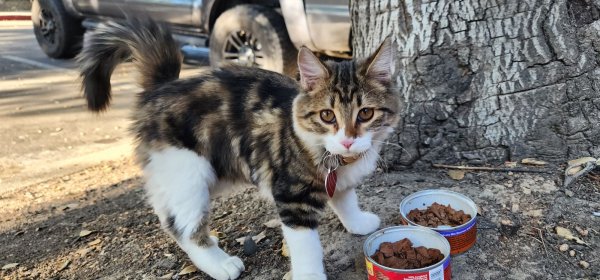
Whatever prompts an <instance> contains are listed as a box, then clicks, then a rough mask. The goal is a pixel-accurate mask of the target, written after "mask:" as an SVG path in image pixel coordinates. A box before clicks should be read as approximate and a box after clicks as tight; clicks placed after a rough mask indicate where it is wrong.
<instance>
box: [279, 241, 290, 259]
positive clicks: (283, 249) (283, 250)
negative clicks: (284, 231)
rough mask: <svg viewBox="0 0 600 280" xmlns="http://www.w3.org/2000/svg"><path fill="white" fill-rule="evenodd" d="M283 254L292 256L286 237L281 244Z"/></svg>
mask: <svg viewBox="0 0 600 280" xmlns="http://www.w3.org/2000/svg"><path fill="white" fill-rule="evenodd" d="M281 255H282V256H284V257H289V256H290V251H289V249H288V246H287V243H286V242H285V239H284V240H283V243H282V244H281Z"/></svg>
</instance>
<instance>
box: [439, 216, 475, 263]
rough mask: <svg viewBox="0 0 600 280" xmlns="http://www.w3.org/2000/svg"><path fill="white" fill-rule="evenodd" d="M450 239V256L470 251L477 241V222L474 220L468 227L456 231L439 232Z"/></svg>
mask: <svg viewBox="0 0 600 280" xmlns="http://www.w3.org/2000/svg"><path fill="white" fill-rule="evenodd" d="M438 232H439V233H440V234H441V235H443V236H444V237H446V239H448V243H450V254H451V255H456V254H461V253H464V252H466V251H467V250H469V249H470V248H471V247H473V245H475V241H476V240H477V220H476V219H474V220H473V221H472V222H471V223H470V224H469V225H468V226H466V227H464V228H462V229H459V230H455V231H438Z"/></svg>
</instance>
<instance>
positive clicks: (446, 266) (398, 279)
mask: <svg viewBox="0 0 600 280" xmlns="http://www.w3.org/2000/svg"><path fill="white" fill-rule="evenodd" d="M366 261H367V272H368V274H369V280H450V278H451V274H452V269H451V268H450V258H447V259H446V261H445V262H444V263H442V264H439V265H438V266H436V267H434V268H432V269H430V270H427V271H419V272H397V271H392V270H387V269H385V268H382V267H379V266H376V265H373V263H372V262H371V261H369V259H366Z"/></svg>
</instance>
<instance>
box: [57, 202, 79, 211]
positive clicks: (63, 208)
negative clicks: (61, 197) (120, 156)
mask: <svg viewBox="0 0 600 280" xmlns="http://www.w3.org/2000/svg"><path fill="white" fill-rule="evenodd" d="M77 206H79V203H69V204H67V205H64V206H63V207H61V208H60V209H61V210H67V209H74V208H77Z"/></svg>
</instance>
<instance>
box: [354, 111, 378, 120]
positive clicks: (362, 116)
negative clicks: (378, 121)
mask: <svg viewBox="0 0 600 280" xmlns="http://www.w3.org/2000/svg"><path fill="white" fill-rule="evenodd" d="M374 113H375V111H374V110H373V108H363V109H360V111H358V120H359V121H361V122H366V121H369V120H370V119H371V118H373V114H374Z"/></svg>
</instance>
